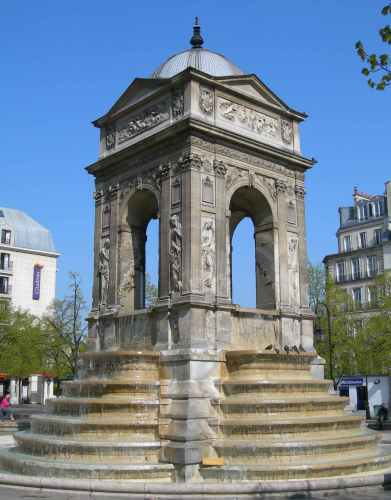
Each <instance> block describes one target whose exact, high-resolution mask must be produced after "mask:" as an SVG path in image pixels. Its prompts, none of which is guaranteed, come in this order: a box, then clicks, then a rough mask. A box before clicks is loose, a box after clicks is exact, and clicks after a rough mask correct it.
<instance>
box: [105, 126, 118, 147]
mask: <svg viewBox="0 0 391 500" xmlns="http://www.w3.org/2000/svg"><path fill="white" fill-rule="evenodd" d="M115 134H116V131H115V125H109V126H108V127H107V128H106V138H105V139H106V149H107V150H110V149H113V148H114V147H115V139H116V137H115Z"/></svg>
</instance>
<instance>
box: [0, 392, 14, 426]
mask: <svg viewBox="0 0 391 500" xmlns="http://www.w3.org/2000/svg"><path fill="white" fill-rule="evenodd" d="M0 411H1V416H2V417H3V418H9V419H10V420H15V419H14V416H13V415H12V413H11V394H10V393H9V392H6V393H5V395H4V396H3V399H2V400H1V402H0Z"/></svg>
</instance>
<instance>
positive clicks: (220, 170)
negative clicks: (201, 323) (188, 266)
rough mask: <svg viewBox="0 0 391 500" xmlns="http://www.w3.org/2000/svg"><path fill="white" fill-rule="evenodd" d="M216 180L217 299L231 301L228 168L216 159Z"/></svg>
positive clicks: (223, 301) (225, 301)
mask: <svg viewBox="0 0 391 500" xmlns="http://www.w3.org/2000/svg"><path fill="white" fill-rule="evenodd" d="M214 171H215V176H216V177H215V182H216V301H217V302H220V303H229V302H230V291H229V276H228V273H229V272H230V271H229V270H230V267H227V261H228V258H229V256H228V254H227V234H228V235H229V225H228V226H227V214H226V207H225V204H226V193H225V175H226V173H227V168H226V166H225V165H224V163H223V162H222V161H215V163H214Z"/></svg>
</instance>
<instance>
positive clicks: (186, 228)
mask: <svg viewBox="0 0 391 500" xmlns="http://www.w3.org/2000/svg"><path fill="white" fill-rule="evenodd" d="M179 163H180V164H179V168H180V169H181V170H182V172H183V174H182V186H183V187H182V195H183V199H182V228H183V251H182V286H183V288H182V294H183V295H189V294H192V293H196V294H200V293H201V286H200V285H201V283H200V268H201V258H200V257H201V256H200V234H201V214H200V199H201V198H200V196H201V193H200V187H201V186H200V185H201V176H200V169H201V158H200V157H198V156H197V155H186V156H185V157H184V158H182V160H181V161H180V162H179Z"/></svg>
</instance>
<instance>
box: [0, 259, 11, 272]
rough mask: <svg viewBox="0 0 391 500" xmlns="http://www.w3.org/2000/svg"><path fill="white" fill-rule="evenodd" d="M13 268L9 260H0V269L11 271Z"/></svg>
mask: <svg viewBox="0 0 391 500" xmlns="http://www.w3.org/2000/svg"><path fill="white" fill-rule="evenodd" d="M13 268H14V263H13V262H12V261H11V262H0V271H7V272H11V271H12V269H13Z"/></svg>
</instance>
